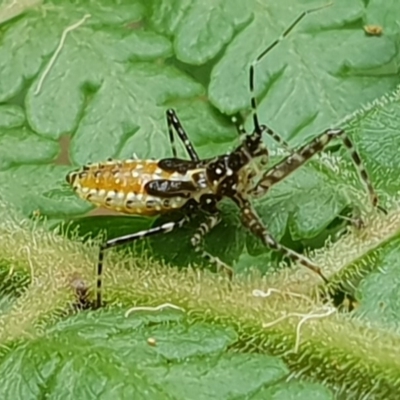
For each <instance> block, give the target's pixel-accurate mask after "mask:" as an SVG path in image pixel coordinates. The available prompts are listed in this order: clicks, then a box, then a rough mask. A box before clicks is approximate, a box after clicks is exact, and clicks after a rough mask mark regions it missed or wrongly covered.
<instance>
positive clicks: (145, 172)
mask: <svg viewBox="0 0 400 400" xmlns="http://www.w3.org/2000/svg"><path fill="white" fill-rule="evenodd" d="M325 7H326V6H325ZM320 8H321V7H319V8H318V9H320ZM316 10H317V9H312V10H308V11H304V12H303V13H302V14H300V15H299V16H298V17H297V18H296V19H295V20H294V22H292V24H291V25H290V26H289V27H287V28H286V29H285V30H284V32H283V33H282V35H281V36H280V37H279V38H278V39H276V40H275V41H274V42H273V43H272V44H270V45H269V46H268V47H267V48H266V49H265V50H264V51H263V52H262V53H261V54H260V55H259V56H258V57H257V58H256V59H255V61H254V62H253V63H252V64H251V66H250V71H249V89H250V93H251V111H252V116H253V124H254V129H253V132H252V133H247V132H246V131H245V129H244V128H243V127H242V126H240V127H238V131H239V133H241V134H242V135H243V140H242V142H241V144H240V145H239V146H238V147H236V148H235V149H234V150H233V151H232V152H231V153H228V154H224V155H220V156H216V157H213V158H209V159H200V157H199V156H198V154H197V152H196V150H195V149H194V147H193V145H192V143H191V141H190V140H189V138H188V136H187V134H186V132H185V130H184V128H183V126H182V124H181V122H180V121H179V119H178V117H177V115H176V113H175V111H174V110H171V109H169V110H167V112H166V118H167V126H168V132H169V139H170V143H171V147H172V155H173V157H172V158H165V159H161V160H136V159H128V160H122V161H113V160H109V161H107V162H105V163H98V164H90V165H86V166H84V167H82V168H81V169H79V170H77V171H74V172H71V173H70V174H68V176H67V178H66V179H67V182H68V183H69V184H70V185H71V186H72V187H73V188H74V190H75V191H76V192H77V194H78V195H79V196H80V197H82V198H83V199H86V200H88V201H90V202H91V203H93V204H95V205H97V206H103V207H106V208H110V209H113V210H116V211H119V212H122V213H126V214H133V215H147V216H151V215H160V214H165V213H172V212H173V211H174V210H175V211H176V210H179V211H182V212H183V215H184V216H183V217H181V218H180V219H178V220H176V221H173V222H167V223H164V224H162V225H160V226H156V227H153V228H151V229H149V230H146V231H141V232H136V233H132V234H128V235H125V236H121V237H117V238H115V239H111V240H107V241H106V242H104V243H103V244H102V245H101V247H100V252H99V258H98V265H97V296H96V304H97V307H100V306H101V303H102V271H103V259H104V252H105V250H107V249H109V248H111V247H114V246H119V245H122V244H126V243H130V242H133V241H135V240H137V239H140V238H144V237H147V236H152V235H155V234H159V233H166V232H170V231H172V230H173V229H175V228H179V227H182V226H183V225H184V224H186V223H187V222H188V221H189V220H190V219H191V218H192V217H193V216H194V215H197V214H201V215H203V217H204V222H202V223H201V224H200V226H199V227H198V229H197V231H196V233H195V234H194V235H193V237H192V239H191V243H192V245H193V247H194V250H195V251H196V252H198V253H200V254H201V255H202V256H203V257H205V258H206V259H208V260H209V261H210V262H212V263H215V264H216V265H217V266H219V267H222V268H225V269H226V270H227V271H231V269H230V267H228V266H227V265H226V264H224V263H223V262H222V261H221V260H219V259H218V258H216V257H213V256H212V255H210V254H209V253H207V252H206V251H205V250H204V246H203V243H204V242H203V240H204V237H205V235H206V234H207V233H208V232H209V231H210V230H212V229H213V228H214V227H215V226H216V225H217V224H218V223H219V222H220V212H219V210H218V207H217V205H218V203H219V202H220V201H221V200H222V199H223V198H230V199H231V200H232V201H233V202H234V203H236V205H237V206H238V208H239V210H240V214H241V218H242V222H243V224H244V226H245V227H246V228H247V229H248V230H249V231H250V232H252V233H253V234H254V235H255V236H257V237H258V238H259V239H260V240H261V241H262V242H263V243H264V245H265V246H267V247H269V248H271V249H273V250H276V251H280V252H282V253H283V255H284V256H286V257H287V258H289V259H290V260H292V261H298V262H300V263H301V264H302V265H304V266H305V267H307V268H309V269H310V270H312V271H314V272H315V273H317V274H318V275H319V276H320V277H321V278H322V279H323V280H324V281H325V282H327V279H326V278H325V276H324V275H323V274H322V272H321V269H320V268H319V267H318V266H317V265H315V264H314V263H312V262H311V261H310V260H308V259H307V258H306V257H304V256H302V255H300V254H298V253H296V252H294V251H292V250H290V249H289V248H286V247H284V246H283V245H281V244H280V243H278V242H277V241H276V240H275V239H274V237H273V236H272V235H271V234H270V233H269V231H268V229H267V227H266V226H265V225H264V224H263V222H262V221H261V220H260V218H259V217H258V215H257V213H256V211H255V210H254V208H253V206H252V204H251V202H250V199H251V198H252V197H258V196H263V195H265V194H266V193H267V192H268V190H269V189H270V188H271V187H272V186H273V185H275V184H276V183H278V182H280V181H281V180H283V179H284V178H286V177H287V176H288V175H289V174H291V173H292V172H293V171H295V170H296V169H297V168H299V167H300V166H302V165H303V164H304V163H305V162H306V161H308V160H309V159H310V158H312V157H313V156H314V155H315V154H317V153H319V152H321V151H322V150H323V149H324V148H325V147H326V145H327V144H328V143H329V142H330V141H331V140H332V139H335V138H340V139H342V141H343V144H344V145H345V147H346V148H347V149H348V150H349V152H350V154H351V158H352V160H353V162H354V164H355V166H356V167H357V170H358V172H359V175H360V178H361V179H362V181H363V182H364V183H365V185H366V187H367V189H368V192H369V196H370V199H371V202H372V204H373V205H374V206H377V203H378V197H377V195H376V193H375V191H374V189H373V186H372V184H371V183H370V180H369V177H368V174H367V172H366V170H365V168H364V166H363V164H362V161H361V158H360V157H359V155H358V153H357V151H356V150H355V149H354V147H353V144H352V142H351V141H350V139H349V138H348V137H347V135H346V134H345V132H344V131H343V130H342V129H327V130H326V131H324V132H323V133H321V134H320V135H319V136H317V137H316V138H314V139H313V140H311V141H310V142H309V143H307V144H305V145H303V146H302V147H300V148H299V149H297V150H296V151H291V153H290V155H288V156H287V157H286V158H284V159H283V160H282V161H280V162H279V163H278V164H276V165H275V166H274V167H273V168H271V169H269V170H267V171H266V172H259V171H260V170H261V168H262V166H264V165H265V164H266V162H267V161H268V150H267V148H266V147H265V146H264V144H263V141H262V135H263V133H266V134H268V135H270V136H271V137H272V138H273V139H274V140H276V141H277V142H279V143H280V144H282V145H284V146H285V147H287V144H286V143H285V142H284V141H283V140H282V139H281V138H280V136H279V135H278V134H276V133H275V132H274V131H273V130H272V129H270V128H269V127H268V126H266V125H261V124H260V123H259V118H258V114H257V101H256V97H255V94H254V72H255V71H254V70H255V65H256V64H257V63H258V62H259V61H260V60H261V59H262V58H263V57H264V56H265V55H266V54H267V53H268V52H269V51H271V50H272V49H273V48H274V47H275V46H276V45H277V44H278V43H279V42H280V41H281V40H282V39H284V38H285V37H286V36H287V35H288V34H289V33H290V32H291V31H292V30H293V28H294V27H295V26H296V25H297V24H298V23H299V22H300V21H301V20H302V19H303V18H304V17H305V16H306V15H307V14H309V13H311V12H314V11H316ZM174 134H177V135H178V138H179V139H180V140H181V142H182V143H183V145H184V147H185V149H186V152H187V154H188V156H189V158H190V160H185V159H180V158H177V152H176V147H175V142H174Z"/></svg>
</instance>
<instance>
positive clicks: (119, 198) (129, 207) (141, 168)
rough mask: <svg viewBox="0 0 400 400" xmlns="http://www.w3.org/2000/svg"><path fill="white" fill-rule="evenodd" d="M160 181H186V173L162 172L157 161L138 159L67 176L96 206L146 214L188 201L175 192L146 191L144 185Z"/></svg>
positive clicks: (188, 180)
mask: <svg viewBox="0 0 400 400" xmlns="http://www.w3.org/2000/svg"><path fill="white" fill-rule="evenodd" d="M160 180H164V181H171V182H172V181H173V182H180V181H181V180H182V181H183V183H185V184H189V182H190V176H189V175H185V174H177V173H176V172H175V173H171V172H168V171H164V170H162V169H161V168H159V167H158V161H141V160H125V161H109V162H107V163H103V164H92V165H88V166H85V167H83V168H81V169H80V170H78V171H74V172H71V173H70V174H69V175H68V176H67V182H68V183H69V184H70V185H71V186H72V187H73V188H74V190H75V191H76V193H77V194H78V195H79V196H80V197H81V198H83V199H85V200H87V201H90V202H91V203H93V204H94V205H96V206H98V207H105V208H108V209H111V210H114V211H118V212H122V213H125V214H136V215H148V216H151V215H157V214H161V213H165V212H169V211H171V210H173V209H179V208H181V207H182V206H183V205H184V204H185V203H186V202H187V200H188V196H180V195H179V193H177V194H176V195H175V196H171V194H170V193H166V194H165V196H163V193H162V192H160V193H157V194H156V195H154V194H152V193H149V192H148V190H146V185H148V184H149V183H151V182H152V181H160ZM192 187H193V186H192ZM193 188H194V189H195V187H193Z"/></svg>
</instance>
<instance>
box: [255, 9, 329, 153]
mask: <svg viewBox="0 0 400 400" xmlns="http://www.w3.org/2000/svg"><path fill="white" fill-rule="evenodd" d="M330 5H331V3H329V4H327V5H324V6H322V7H318V8H313V9H309V10H306V11H303V12H302V13H301V14H300V15H299V16H298V17H297V18H296V19H295V20H294V21H293V22H292V23H291V24H290V25H289V26H288V27H287V28H286V29H285V30H284V32H283V33H282V34H281V36H280V37H279V38H278V39H276V40H275V41H274V42H272V43H271V44H270V45H269V46H268V47H267V48H266V49H264V50H263V51H262V52H261V54H259V55H258V56H257V57H256V59H255V60H254V61H253V62H252V63H251V65H250V71H249V88H250V94H251V110H252V114H253V124H254V132H255V133H257V134H259V135H260V136H261V133H262V129H261V126H260V122H259V119H258V113H257V100H256V96H255V92H254V75H255V66H256V64H257V63H258V62H259V61H261V60H262V59H263V58H264V57H265V55H266V54H267V53H269V52H270V51H271V50H272V49H273V48H274V47H275V46H276V45H277V44H278V43H279V42H281V41H282V40H283V39H284V38H285V37H286V36H288V35H289V33H290V32H291V31H292V30H293V29H294V27H295V26H296V25H297V24H298V23H299V22H300V21H301V20H302V19H303V18H304V17H305V16H306V15H308V14H311V13H312V12H315V11H318V10H320V9H322V8H325V7H327V6H330ZM265 128H266V129H265V131H266V133H267V134H268V135H270V136H271V137H272V138H273V139H274V140H275V141H276V142H277V143H279V144H280V145H281V146H282V147H283V148H284V149H285V150H288V151H290V152H291V150H290V147H289V145H288V143H287V142H286V141H285V140H284V139H283V138H282V137H281V136H280V135H279V134H277V133H276V132H274V131H273V130H272V129H271V128H269V127H267V126H266V127H265Z"/></svg>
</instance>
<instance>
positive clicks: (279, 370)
mask: <svg viewBox="0 0 400 400" xmlns="http://www.w3.org/2000/svg"><path fill="white" fill-rule="evenodd" d="M150 340H151V342H150ZM235 340H236V334H235V333H234V331H232V330H231V329H227V328H220V327H216V326H214V325H211V324H204V323H203V324H201V323H198V324H195V325H187V324H185V322H184V320H182V314H181V313H179V312H178V311H175V310H164V311H161V312H153V313H151V312H147V313H146V312H143V311H136V313H134V314H133V315H132V314H131V315H130V316H129V317H124V316H123V310H119V312H116V311H114V312H97V313H85V314H78V315H75V316H72V317H70V318H69V319H68V320H65V321H61V322H59V323H58V324H56V325H54V326H53V327H52V328H50V329H48V330H47V332H45V333H44V335H43V337H40V338H38V339H35V340H31V341H28V342H25V343H22V344H19V345H18V346H17V347H16V348H14V349H13V350H12V351H11V352H9V353H8V354H6V355H5V356H3V358H2V360H1V364H0V371H1V373H2V376H4V377H7V379H6V380H5V381H4V383H3V385H1V388H0V393H1V396H2V397H3V398H16V397H17V396H23V397H24V398H26V399H30V398H38V397H40V396H47V397H50V398H61V397H62V398H65V399H69V398H77V397H79V398H80V399H82V400H83V399H92V398H93V399H94V398H101V399H108V398H115V396H117V398H128V397H134V398H142V397H141V396H144V395H145V397H143V398H149V397H148V396H150V398H152V399H157V398H160V399H186V398H188V397H190V398H196V399H199V400H200V399H229V398H232V396H235V397H237V396H247V397H248V396H249V395H250V394H252V393H255V392H257V391H258V390H261V389H262V388H263V387H265V386H266V385H267V386H269V385H271V384H272V385H274V384H275V383H276V382H278V381H279V380H280V379H282V378H284V377H285V376H286V375H287V374H288V370H287V368H286V367H285V365H284V363H283V362H282V361H280V360H279V359H278V358H275V357H270V356H265V355H261V354H232V353H229V352H225V351H226V347H227V346H228V345H229V344H230V343H232V342H233V341H235ZM152 344H153V345H152ZM307 386H309V387H310V390H314V389H313V385H309V384H303V391H304V392H307V390H306V388H307ZM193 396H195V397H193Z"/></svg>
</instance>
